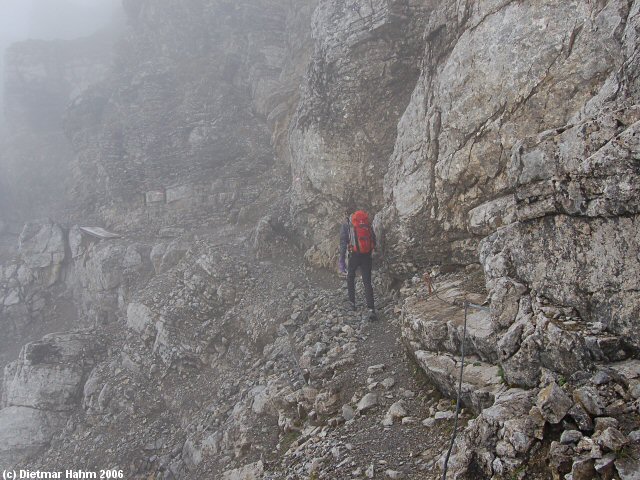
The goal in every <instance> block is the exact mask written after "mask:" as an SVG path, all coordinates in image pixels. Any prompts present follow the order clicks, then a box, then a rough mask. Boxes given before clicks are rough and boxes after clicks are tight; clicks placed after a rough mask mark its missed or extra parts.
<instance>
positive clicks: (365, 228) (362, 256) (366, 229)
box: [338, 210, 377, 320]
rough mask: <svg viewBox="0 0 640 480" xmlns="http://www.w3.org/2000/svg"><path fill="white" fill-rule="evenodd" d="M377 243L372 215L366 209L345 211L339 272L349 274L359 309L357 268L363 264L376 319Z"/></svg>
mask: <svg viewBox="0 0 640 480" xmlns="http://www.w3.org/2000/svg"><path fill="white" fill-rule="evenodd" d="M375 246H376V235H375V233H374V232H373V228H372V227H371V223H370V222H369V215H368V214H367V212H365V211H364V210H358V211H356V212H355V213H354V214H353V215H351V216H350V215H349V212H348V211H347V212H346V219H345V222H344V223H343V224H342V227H341V228H340V260H339V263H338V268H339V270H340V273H342V274H343V275H344V274H345V273H346V275H347V292H348V295H349V303H350V304H351V308H352V310H354V311H355V310H356V270H357V269H358V268H360V275H361V276H362V283H363V284H364V294H365V297H366V300H367V308H368V309H369V317H370V318H371V320H376V319H377V315H376V309H375V305H374V301H373V286H372V285H371V267H372V264H373V261H372V259H371V254H372V252H373V249H374V248H375ZM347 250H348V251H349V263H348V265H345V256H346V253H347Z"/></svg>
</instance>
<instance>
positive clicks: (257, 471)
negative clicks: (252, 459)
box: [222, 461, 264, 480]
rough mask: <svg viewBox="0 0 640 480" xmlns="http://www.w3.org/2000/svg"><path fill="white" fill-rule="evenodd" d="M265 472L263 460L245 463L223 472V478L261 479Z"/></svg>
mask: <svg viewBox="0 0 640 480" xmlns="http://www.w3.org/2000/svg"><path fill="white" fill-rule="evenodd" d="M263 473H264V464H263V463H262V461H259V462H256V463H251V464H249V465H245V466H244V467H241V468H236V469H234V470H227V471H226V472H223V474H222V480H260V479H261V478H262V475H263Z"/></svg>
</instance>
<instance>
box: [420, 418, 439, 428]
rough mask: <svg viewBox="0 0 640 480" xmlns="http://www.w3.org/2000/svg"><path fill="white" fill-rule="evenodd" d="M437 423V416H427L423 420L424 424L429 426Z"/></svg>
mask: <svg viewBox="0 0 640 480" xmlns="http://www.w3.org/2000/svg"><path fill="white" fill-rule="evenodd" d="M435 424H436V419H435V418H425V419H424V420H422V425H424V426H425V427H427V428H431V427H433V426H434V425H435Z"/></svg>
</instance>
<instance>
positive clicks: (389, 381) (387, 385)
mask: <svg viewBox="0 0 640 480" xmlns="http://www.w3.org/2000/svg"><path fill="white" fill-rule="evenodd" d="M395 384H396V380H395V378H393V377H387V378H385V379H384V380H383V381H382V382H380V385H382V386H383V387H384V389H385V390H389V389H391V388H393V386H394V385H395Z"/></svg>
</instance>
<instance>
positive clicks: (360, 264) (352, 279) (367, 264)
mask: <svg viewBox="0 0 640 480" xmlns="http://www.w3.org/2000/svg"><path fill="white" fill-rule="evenodd" d="M372 265H373V262H372V260H371V254H370V253H351V254H350V255H349V266H348V267H347V292H348V293H349V301H350V302H351V303H356V270H357V269H358V268H360V274H361V275H362V283H363V284H364V295H365V297H366V299H367V307H368V308H370V309H372V310H373V308H374V306H373V305H374V304H373V286H372V285H371V267H372Z"/></svg>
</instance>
